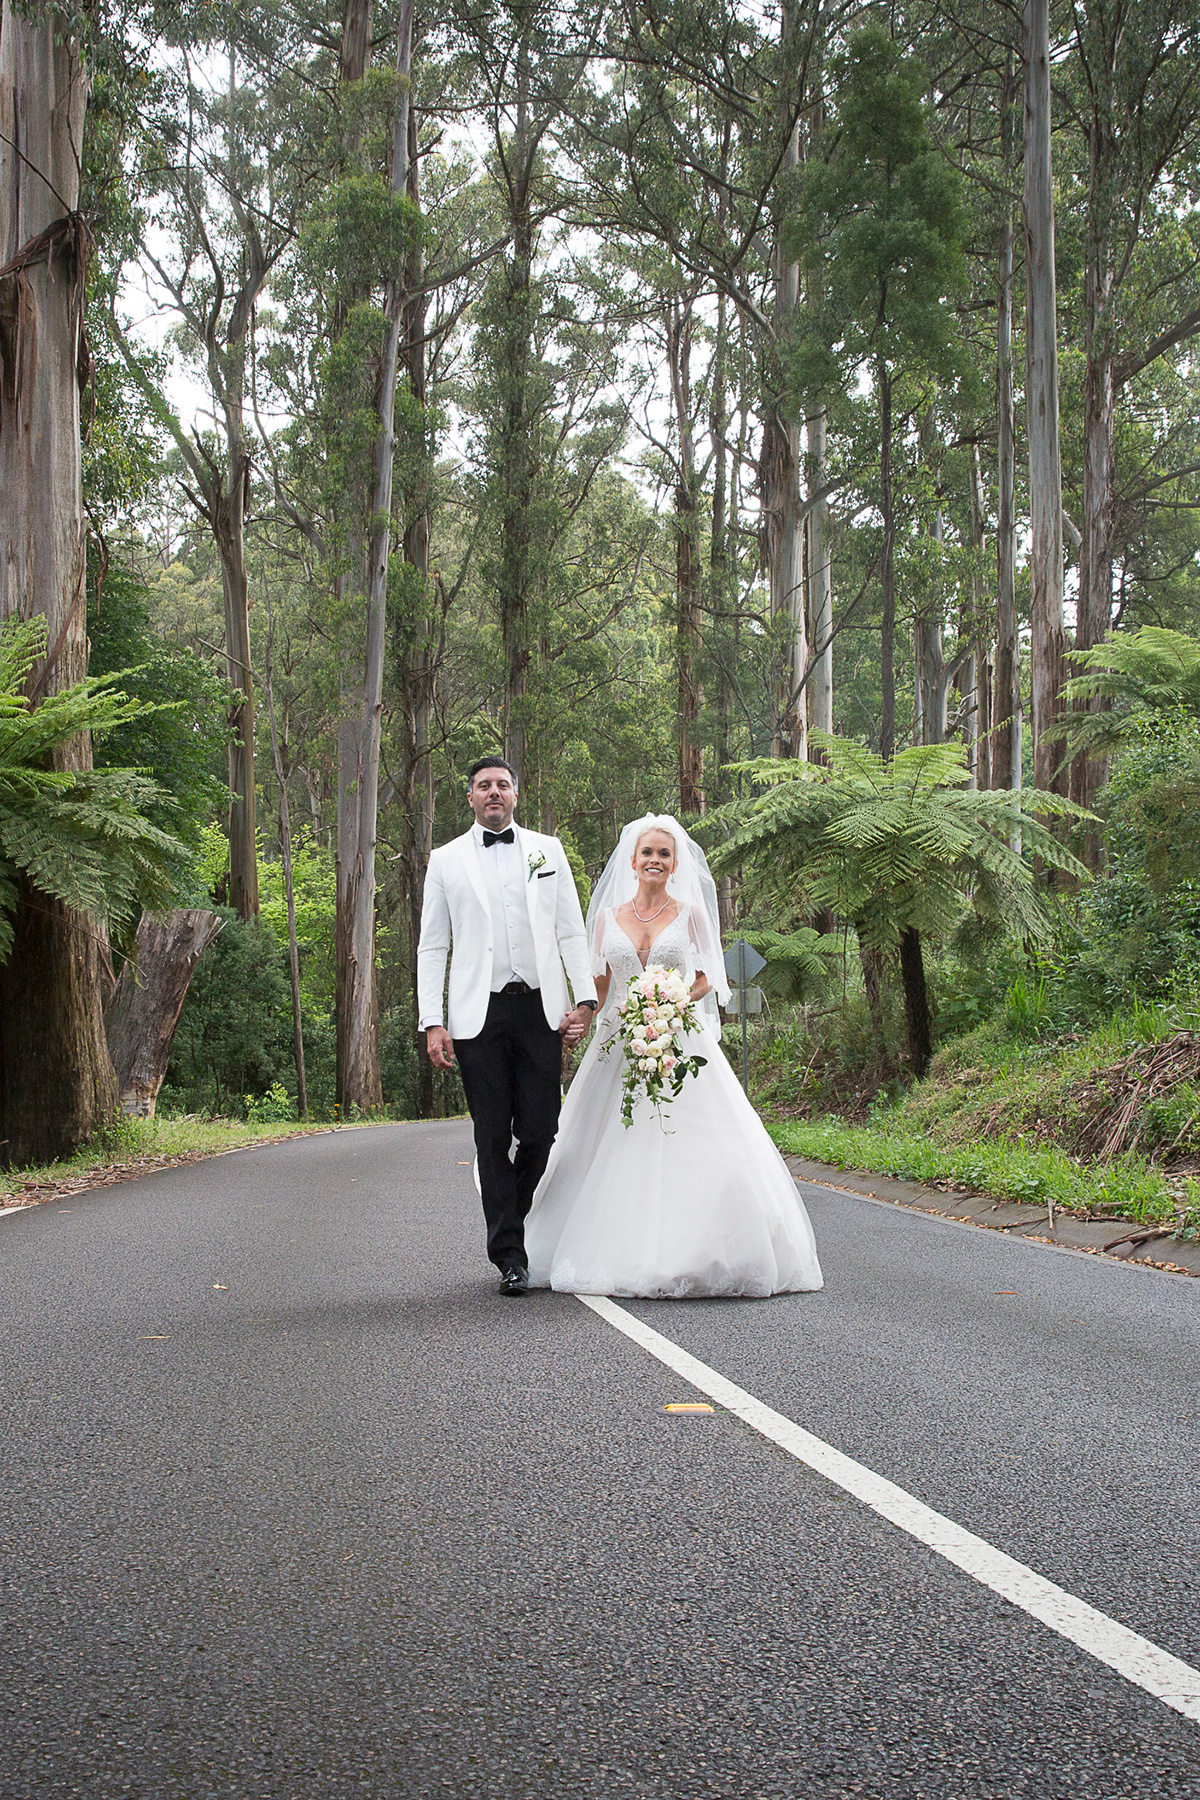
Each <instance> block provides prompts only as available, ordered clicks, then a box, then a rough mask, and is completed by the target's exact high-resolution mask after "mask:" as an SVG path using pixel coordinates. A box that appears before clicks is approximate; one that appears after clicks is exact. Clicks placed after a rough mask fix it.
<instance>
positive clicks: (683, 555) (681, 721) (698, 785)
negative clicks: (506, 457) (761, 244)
mask: <svg viewBox="0 0 1200 1800" xmlns="http://www.w3.org/2000/svg"><path fill="white" fill-rule="evenodd" d="M691 355H692V318H691V298H690V296H684V298H683V299H681V300H678V301H675V302H673V303H672V306H671V309H670V311H669V313H668V316H667V366H668V371H669V374H670V378H671V399H672V404H673V406H674V409H675V432H676V437H677V440H678V467H677V470H676V482H675V658H676V670H677V682H678V698H677V715H678V737H679V810H680V812H681V813H683V814H684V815H686V814H688V813H699V812H703V811H704V786H703V773H702V756H701V748H700V745H699V744H698V743H697V741H696V729H697V724H698V721H699V717H700V705H701V693H700V683H699V679H698V677H697V673H696V657H697V652H698V650H699V647H700V611H701V582H702V577H701V570H700V495H699V492H698V487H697V481H696V453H695V447H694V444H693V441H692V410H691V409H692V398H691V394H692V375H691Z"/></svg>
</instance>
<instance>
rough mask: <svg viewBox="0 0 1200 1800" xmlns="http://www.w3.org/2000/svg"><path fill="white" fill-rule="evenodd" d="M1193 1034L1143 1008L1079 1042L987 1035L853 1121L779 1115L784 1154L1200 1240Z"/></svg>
mask: <svg viewBox="0 0 1200 1800" xmlns="http://www.w3.org/2000/svg"><path fill="white" fill-rule="evenodd" d="M1198 1084H1200V1033H1197V1032H1196V1031H1193V1030H1191V1029H1184V1028H1183V1027H1181V1025H1180V1023H1179V1022H1178V1021H1177V1020H1174V1019H1172V1018H1170V1017H1169V1016H1162V1015H1158V1014H1148V1013H1145V1012H1139V1013H1135V1014H1130V1015H1123V1016H1122V1017H1120V1018H1116V1019H1113V1020H1112V1021H1110V1022H1109V1023H1108V1024H1107V1025H1105V1026H1104V1027H1103V1028H1102V1029H1101V1030H1099V1031H1097V1032H1094V1033H1092V1034H1090V1035H1089V1036H1087V1037H1082V1038H1079V1039H1074V1040H1070V1041H1060V1042H1053V1043H1042V1042H1021V1041H1020V1040H1019V1039H1017V1040H1014V1038H1013V1037H1012V1035H1011V1034H1010V1033H1006V1032H1004V1031H1003V1030H1000V1029H997V1028H996V1027H994V1026H985V1027H983V1028H981V1029H980V1030H978V1031H975V1032H973V1033H971V1034H970V1035H969V1036H967V1037H963V1038H960V1039H958V1040H956V1041H955V1042H954V1043H953V1044H951V1045H950V1046H949V1047H948V1048H947V1049H946V1050H945V1051H943V1052H942V1053H941V1054H940V1055H939V1056H938V1057H937V1058H936V1059H935V1061H934V1064H933V1067H932V1069H931V1071H930V1073H929V1075H928V1076H927V1077H926V1079H925V1080H924V1081H923V1082H920V1083H918V1084H917V1085H916V1086H915V1087H913V1088H911V1089H910V1090H909V1092H908V1093H907V1094H905V1095H903V1096H902V1097H901V1098H900V1099H898V1100H894V1101H891V1102H890V1103H888V1104H886V1105H879V1104H877V1105H876V1106H874V1107H873V1108H872V1109H871V1111H870V1113H869V1114H868V1116H867V1118H866V1120H865V1121H864V1122H862V1123H852V1122H850V1121H848V1120H846V1119H843V1118H840V1117H837V1116H833V1115H828V1114H826V1115H824V1116H819V1117H815V1118H807V1119H798V1118H779V1117H776V1118H775V1119H774V1120H773V1121H769V1129H770V1131H771V1134H772V1136H773V1137H774V1139H775V1142H776V1143H777V1144H778V1145H779V1147H780V1149H781V1150H784V1151H787V1152H790V1153H791V1154H793V1155H797V1156H807V1157H811V1158H813V1159H814V1160H815V1161H818V1162H824V1163H830V1164H832V1165H833V1166H834V1167H836V1168H843V1169H849V1168H854V1169H862V1170H867V1171H870V1172H872V1173H875V1174H880V1175H891V1176H896V1177H899V1178H901V1179H906V1180H910V1181H922V1182H929V1183H940V1184H943V1185H949V1186H953V1187H962V1188H965V1189H969V1190H971V1191H973V1192H976V1193H983V1194H988V1195H991V1196H993V1197H995V1198H996V1199H999V1200H1015V1201H1023V1202H1026V1203H1029V1204H1034V1205H1045V1204H1047V1203H1050V1204H1053V1206H1055V1207H1056V1208H1062V1209H1063V1210H1064V1211H1066V1212H1073V1213H1077V1214H1081V1215H1083V1216H1088V1215H1091V1216H1093V1217H1095V1216H1106V1217H1109V1218H1116V1219H1130V1220H1134V1221H1138V1222H1145V1223H1156V1224H1170V1223H1171V1222H1172V1221H1177V1229H1178V1233H1179V1234H1180V1235H1181V1236H1183V1237H1186V1238H1192V1237H1195V1236H1196V1235H1197V1232H1198V1230H1200V1085H1198Z"/></svg>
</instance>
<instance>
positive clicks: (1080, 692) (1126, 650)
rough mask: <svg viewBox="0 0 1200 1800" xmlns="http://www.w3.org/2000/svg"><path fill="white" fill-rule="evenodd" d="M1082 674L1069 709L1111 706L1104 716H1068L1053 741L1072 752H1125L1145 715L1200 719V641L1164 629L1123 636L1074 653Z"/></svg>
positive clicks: (1067, 695) (1068, 695)
mask: <svg viewBox="0 0 1200 1800" xmlns="http://www.w3.org/2000/svg"><path fill="white" fill-rule="evenodd" d="M1072 660H1073V661H1074V662H1076V663H1077V664H1079V665H1080V668H1081V673H1080V674H1078V675H1074V676H1072V677H1071V679H1070V681H1068V682H1067V683H1066V685H1065V686H1064V688H1063V698H1064V700H1066V701H1067V703H1068V704H1069V705H1072V706H1074V705H1076V704H1077V703H1078V702H1081V701H1090V700H1097V699H1099V700H1104V701H1107V702H1108V706H1107V708H1106V710H1104V711H1102V712H1082V711H1072V712H1067V713H1064V714H1063V716H1062V717H1061V718H1060V719H1059V720H1058V721H1057V723H1056V724H1055V725H1054V727H1053V730H1052V732H1051V736H1052V737H1054V738H1056V739H1057V740H1058V741H1059V742H1062V743H1065V745H1066V749H1067V753H1068V754H1069V755H1072V756H1073V755H1075V754H1076V752H1078V751H1081V750H1083V751H1087V752H1088V753H1089V754H1090V755H1096V756H1106V755H1111V754H1112V753H1113V752H1114V751H1116V750H1119V749H1120V748H1121V747H1122V745H1123V744H1124V743H1125V741H1126V738H1127V736H1128V733H1129V726H1130V721H1131V719H1132V718H1133V717H1134V715H1135V714H1137V713H1139V712H1168V713H1179V712H1181V713H1184V714H1187V715H1190V716H1191V717H1192V718H1200V642H1197V640H1196V639H1195V638H1190V637H1185V636H1184V634H1183V633H1182V632H1180V631H1168V630H1167V628H1166V627H1165V626H1162V625H1143V626H1142V628H1141V630H1140V631H1128V632H1118V633H1117V635H1116V636H1115V637H1112V638H1109V639H1108V641H1107V643H1103V644H1097V645H1096V646H1095V647H1094V648H1093V649H1091V650H1080V651H1076V652H1073V653H1072Z"/></svg>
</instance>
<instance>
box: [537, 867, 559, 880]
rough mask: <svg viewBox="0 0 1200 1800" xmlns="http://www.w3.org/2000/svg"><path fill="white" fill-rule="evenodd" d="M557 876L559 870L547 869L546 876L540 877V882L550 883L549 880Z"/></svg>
mask: <svg viewBox="0 0 1200 1800" xmlns="http://www.w3.org/2000/svg"><path fill="white" fill-rule="evenodd" d="M557 874H558V870H557V869H547V870H546V873H545V874H544V875H539V876H538V880H539V881H549V879H550V877H551V876H552V875H557Z"/></svg>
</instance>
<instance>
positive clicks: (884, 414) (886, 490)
mask: <svg viewBox="0 0 1200 1800" xmlns="http://www.w3.org/2000/svg"><path fill="white" fill-rule="evenodd" d="M875 381H876V386H877V388H878V392H879V504H880V510H881V512H882V514H883V550H882V553H881V556H880V563H879V583H880V590H881V598H882V620H881V625H880V637H879V666H880V683H881V689H882V703H881V708H880V718H879V754H880V755H881V756H882V757H883V758H884V760H885V761H889V762H890V760H891V758H892V756H893V754H894V753H895V749H896V515H895V502H894V499H893V495H892V376H891V371H890V369H889V368H888V366H887V363H886V362H885V361H884V360H883V358H882V357H880V358H879V359H878V361H877V363H876V368H875Z"/></svg>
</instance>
